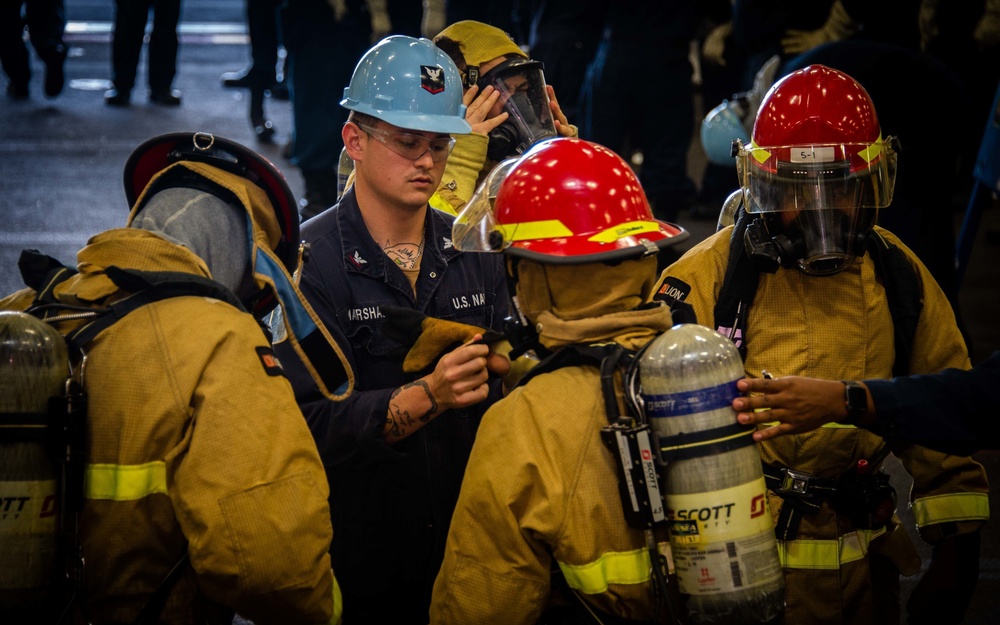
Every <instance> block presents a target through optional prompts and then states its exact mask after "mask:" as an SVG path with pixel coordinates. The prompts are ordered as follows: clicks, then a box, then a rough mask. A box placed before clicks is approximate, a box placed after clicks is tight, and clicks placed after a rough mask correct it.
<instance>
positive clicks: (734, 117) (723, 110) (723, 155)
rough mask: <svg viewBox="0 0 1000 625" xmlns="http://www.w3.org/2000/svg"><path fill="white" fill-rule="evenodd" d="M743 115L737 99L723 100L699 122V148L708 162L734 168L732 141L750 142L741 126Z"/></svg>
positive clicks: (743, 109)
mask: <svg viewBox="0 0 1000 625" xmlns="http://www.w3.org/2000/svg"><path fill="white" fill-rule="evenodd" d="M745 115H746V109H745V108H744V106H743V104H742V103H741V102H740V101H739V100H738V99H735V100H723V101H722V103H721V104H719V105H718V106H716V107H715V108H713V109H712V110H711V111H709V112H708V114H707V115H705V119H703V120H702V122H701V147H702V148H703V149H704V150H705V156H707V157H708V160H709V161H710V162H712V163H714V164H716V165H729V166H730V167H736V157H735V156H734V155H733V153H732V145H733V140H734V139H739V140H740V141H742V142H743V143H747V142H749V140H750V134H749V133H748V132H747V129H746V127H745V126H744V125H743V117H744V116H745Z"/></svg>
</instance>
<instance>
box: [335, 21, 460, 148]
mask: <svg viewBox="0 0 1000 625" xmlns="http://www.w3.org/2000/svg"><path fill="white" fill-rule="evenodd" d="M340 105H341V106H343V107H344V108H346V109H349V110H352V111H357V112H359V113H365V114H367V115H371V116H372V117H377V118H378V119H381V120H382V121H384V122H386V123H389V124H392V125H393V126H398V127H400V128H405V129H407V130H419V131H424V132H442V133H444V132H446V133H451V134H469V133H470V132H472V127H471V126H469V123H468V122H467V121H465V108H466V107H465V104H463V103H462V78H461V75H460V74H459V72H458V67H456V66H455V62H454V61H452V60H451V58H450V57H449V56H448V55H447V54H445V53H444V52H443V51H442V50H441V49H440V48H438V47H437V46H435V45H434V43H433V42H432V41H431V40H430V39H424V38H420V39H417V38H414V37H407V36H405V35H392V36H391V37H386V38H385V39H383V40H382V41H380V42H378V43H377V44H375V46H373V47H372V48H371V49H370V50H368V52H366V53H365V55H364V56H362V57H361V60H360V61H358V65H357V67H355V68H354V75H353V76H351V84H349V85H348V86H347V87H346V88H345V89H344V99H343V100H341V101H340Z"/></svg>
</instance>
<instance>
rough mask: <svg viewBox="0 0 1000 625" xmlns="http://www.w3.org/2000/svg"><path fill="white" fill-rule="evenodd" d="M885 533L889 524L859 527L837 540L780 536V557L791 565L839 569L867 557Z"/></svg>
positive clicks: (800, 567) (795, 567)
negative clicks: (877, 527) (781, 537)
mask: <svg viewBox="0 0 1000 625" xmlns="http://www.w3.org/2000/svg"><path fill="white" fill-rule="evenodd" d="M882 534H885V528H884V527H883V528H881V529H877V530H856V531H854V532H851V533H850V534H844V535H843V536H841V537H840V538H839V539H837V540H779V541H778V559H779V560H780V561H781V566H782V567H783V568H787V569H827V570H836V569H839V568H840V565H842V564H847V563H848V562H856V561H858V560H863V559H864V558H865V557H866V556H867V555H868V545H870V544H871V542H872V541H873V540H875V539H876V538H878V537H879V536H881V535H882Z"/></svg>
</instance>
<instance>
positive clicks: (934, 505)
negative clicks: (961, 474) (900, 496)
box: [913, 493, 990, 527]
mask: <svg viewBox="0 0 1000 625" xmlns="http://www.w3.org/2000/svg"><path fill="white" fill-rule="evenodd" d="M913 517H914V518H915V519H916V522H917V527H923V526H926V525H934V524H935V523H947V522H949V521H986V520H987V519H989V518H990V500H989V496H988V495H987V494H986V493H949V494H947V495H933V496H931V497H921V498H919V499H915V500H914V501H913Z"/></svg>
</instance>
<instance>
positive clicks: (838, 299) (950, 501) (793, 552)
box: [653, 226, 989, 625]
mask: <svg viewBox="0 0 1000 625" xmlns="http://www.w3.org/2000/svg"><path fill="white" fill-rule="evenodd" d="M732 230H733V227H732V226H729V227H727V228H725V229H723V230H721V231H720V232H717V233H716V234H714V235H713V236H711V237H709V238H708V239H706V240H705V241H702V242H701V243H699V244H698V245H696V246H695V247H693V248H692V249H691V250H689V251H688V252H687V253H686V254H685V255H684V256H683V257H682V258H680V259H679V260H678V261H676V262H675V263H674V264H673V265H671V266H669V267H667V268H666V269H665V270H664V272H663V274H662V275H661V278H660V281H659V282H658V283H657V285H656V287H655V289H654V291H653V292H654V293H657V292H659V291H660V290H661V287H665V288H667V289H669V288H671V287H670V285H669V284H667V285H664V280H665V279H666V278H670V279H672V281H674V283H675V284H676V281H680V283H682V284H684V285H687V287H688V289H689V292H688V294H687V296H686V297H685V298H684V301H686V302H688V303H689V304H691V305H692V306H693V307H694V310H695V313H696V315H697V318H698V320H699V322H701V323H703V324H705V325H708V326H709V327H715V323H714V319H713V309H714V306H715V303H716V298H717V297H718V294H719V292H720V290H721V287H722V284H723V279H724V275H725V271H726V267H727V264H728V257H729V243H730V235H731V233H732ZM875 231H876V234H877V235H879V236H881V237H884V238H885V240H886V241H888V242H889V243H892V244H894V245H896V246H898V247H900V248H901V249H902V250H903V251H904V253H905V254H906V256H907V258H908V259H909V261H910V263H911V264H912V265H913V267H914V268H915V270H916V271H917V272H918V277H919V281H920V282H921V283H922V304H923V308H922V311H921V314H920V319H919V322H918V327H917V330H916V334H915V337H914V341H913V347H912V358H911V361H910V367H909V369H910V371H909V372H910V373H934V372H937V371H940V370H941V369H944V368H947V367H955V368H959V369H968V368H969V367H970V362H969V357H968V351H967V349H966V346H965V343H964V341H963V339H962V336H961V334H960V332H959V330H958V327H957V325H956V322H955V316H954V313H953V312H952V309H951V306H950V304H949V303H948V301H947V299H946V298H945V296H944V293H943V292H942V291H941V289H940V288H939V287H938V285H937V283H936V282H935V281H934V279H933V278H932V277H931V275H930V273H929V272H928V271H927V269H926V268H925V267H924V266H923V264H922V263H921V262H920V261H919V260H918V259H917V258H916V256H915V255H914V254H913V253H912V252H911V251H910V250H909V249H907V248H906V247H905V246H904V245H903V244H902V243H901V242H900V241H899V239H898V238H897V237H896V236H895V235H893V234H891V233H890V232H888V231H886V230H884V229H882V228H878V227H877V228H876V229H875ZM675 292H676V291H675ZM744 339H745V340H746V347H747V357H746V362H745V368H746V373H747V375H748V376H750V377H761V376H762V371H763V370H765V369H766V370H768V371H769V372H770V373H771V374H773V375H774V376H775V377H781V376H788V375H803V376H811V377H817V378H824V379H829V380H862V379H866V378H890V377H892V366H893V361H894V346H893V328H892V321H891V317H890V314H889V310H888V305H887V300H886V294H885V290H884V288H883V287H882V284H881V282H880V281H879V280H878V279H877V278H876V275H875V270H874V266H873V263H872V260H871V258H870V256H868V255H865V257H864V258H863V260H862V262H860V263H856V264H854V265H853V266H851V267H850V268H848V269H847V270H845V271H842V272H840V273H837V274H834V275H832V276H808V275H806V274H804V273H802V272H801V271H798V270H797V269H786V268H781V269H779V270H778V271H777V273H775V274H766V273H761V274H760V282H759V287H758V290H757V294H756V297H755V299H754V301H753V304H752V306H751V307H750V310H749V317H748V321H747V336H746V337H744ZM761 427H764V426H761ZM882 442H883V441H882V439H881V438H879V437H878V436H876V435H874V434H872V433H870V432H868V431H866V430H863V429H859V428H854V427H851V426H843V425H839V424H829V425H828V426H826V427H823V428H820V429H819V430H816V431H814V432H810V433H807V434H801V435H796V436H783V437H779V438H777V439H774V440H770V441H767V442H764V443H760V449H761V455H762V459H763V460H764V462H767V463H773V464H776V465H782V466H786V467H790V468H792V469H795V470H800V471H805V472H807V473H809V474H812V475H815V476H818V477H821V478H836V477H838V476H839V475H841V474H842V473H844V472H845V471H847V470H848V469H850V468H852V467H855V466H856V463H857V461H858V460H859V459H862V458H864V459H868V458H871V457H872V456H873V455H874V454H875V453H876V451H877V450H878V448H879V447H880V445H881V444H882ZM892 451H893V453H894V454H895V456H896V457H897V458H898V459H899V461H900V462H901V463H902V465H903V467H904V468H905V469H906V471H907V472H908V473H909V474H910V475H911V476H912V477H913V488H912V490H911V492H910V493H909V494H908V495H909V497H907V493H905V492H902V493H899V494H898V495H899V505H900V506H906V505H909V506H911V507H912V510H913V513H914V516H915V517H916V522H917V526H918V530H919V533H920V535H921V537H922V538H923V539H924V540H925V541H927V542H928V543H930V544H932V545H933V544H935V543H938V542H940V541H941V540H942V539H943V538H944V535H945V533H946V530H945V529H944V528H948V530H950V531H954V532H956V533H966V532H972V531H976V530H978V529H979V528H980V527H981V526H982V525H983V523H984V522H985V521H986V520H987V519H988V517H989V504H988V498H987V492H988V484H987V479H986V475H985V472H984V470H983V468H982V467H981V466H980V465H979V464H978V463H976V462H974V461H973V460H972V459H970V458H968V457H956V456H950V455H947V454H942V453H939V452H935V451H932V450H929V449H926V448H923V447H919V446H915V445H901V444H900V445H895V446H893V447H892ZM769 495H770V506H771V512H772V515H774V517H775V519H777V515H778V513H779V512H780V509H781V506H782V499H780V498H779V497H777V496H776V495H775V494H774V492H773V491H772V492H769ZM897 523H898V517H894V520H893V522H892V523H890V525H889V527H888V528H883V529H878V530H866V529H861V528H856V527H853V526H852V524H851V522H850V520H849V519H848V518H846V517H845V516H844V515H842V514H838V513H837V512H836V511H834V510H833V508H832V507H831V506H830V504H829V502H827V503H824V504H823V506H822V509H821V510H820V511H819V512H818V513H816V514H814V515H804V516H803V518H802V521H801V527H800V528H799V532H798V535H797V537H796V538H795V539H794V540H785V541H782V540H779V541H778V547H779V554H780V557H781V561H782V565H783V567H784V572H785V585H786V604H787V607H786V611H785V620H784V622H785V623H787V624H792V623H794V624H802V625H821V624H825V623H838V624H839V623H852V624H864V623H871V624H872V625H877V624H881V623H885V622H897V621H898V610H899V606H898V604H899V600H898V596H895V595H893V593H891V592H880V593H876V592H874V591H873V580H872V575H871V569H870V566H872V565H873V563H872V561H871V556H873V555H875V554H878V555H880V556H885V557H887V558H888V559H889V560H891V562H892V564H893V565H894V566H893V570H891V571H889V572H888V573H887V578H888V580H889V582H890V584H892V585H893V587H896V588H897V589H898V575H897V573H898V572H901V573H902V574H904V575H912V574H914V573H916V572H917V570H918V567H919V556H918V555H917V553H916V550H915V548H914V547H913V545H912V543H911V542H910V540H909V538H908V536H907V535H906V532H905V531H904V530H903V528H902V527H901V526H897ZM893 613H896V614H897V618H895V620H893V619H892V618H891V615H892V614H893ZM879 614H882V615H889V616H887V617H884V616H878V615H879ZM883 618H888V620H883Z"/></svg>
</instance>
